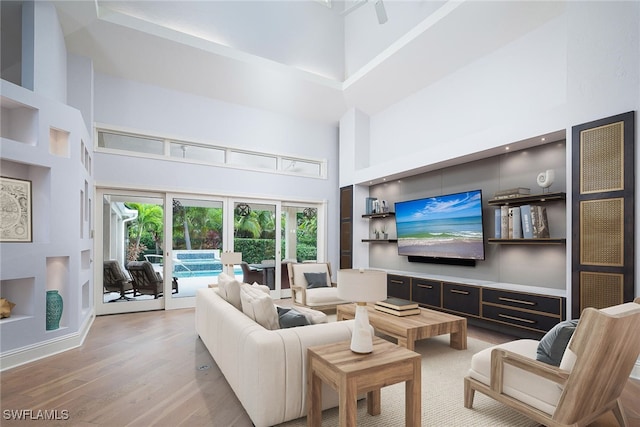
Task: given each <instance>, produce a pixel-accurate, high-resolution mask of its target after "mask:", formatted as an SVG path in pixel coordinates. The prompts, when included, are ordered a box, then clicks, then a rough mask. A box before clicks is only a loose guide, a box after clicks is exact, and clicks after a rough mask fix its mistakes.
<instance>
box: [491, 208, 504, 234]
mask: <svg viewBox="0 0 640 427" xmlns="http://www.w3.org/2000/svg"><path fill="white" fill-rule="evenodd" d="M493 229H494V237H495V238H496V239H501V238H502V208H496V210H495V221H494V224H493Z"/></svg>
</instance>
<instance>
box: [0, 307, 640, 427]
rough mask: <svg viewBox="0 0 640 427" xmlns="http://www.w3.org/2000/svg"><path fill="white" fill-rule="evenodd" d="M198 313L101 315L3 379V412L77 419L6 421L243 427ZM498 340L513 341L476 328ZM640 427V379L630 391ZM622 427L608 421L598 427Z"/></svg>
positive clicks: (476, 333) (627, 401) (627, 396)
mask: <svg viewBox="0 0 640 427" xmlns="http://www.w3.org/2000/svg"><path fill="white" fill-rule="evenodd" d="M194 323H195V320H194V310H193V309H184V310H171V311H154V312H144V313H130V314H121V315H110V316H100V317H98V318H97V319H96V320H95V322H94V324H93V326H92V328H91V331H90V332H89V334H88V336H87V338H86V340H85V343H84V344H83V345H82V346H81V347H79V348H77V349H73V350H70V351H67V352H64V353H61V354H58V355H55V356H51V357H48V358H46V359H42V360H39V361H36V362H33V363H29V364H27V365H24V366H20V367H17V368H14V369H11V370H8V371H5V372H3V373H2V374H1V375H0V386H1V387H0V402H1V406H2V409H3V410H12V409H13V410H20V409H31V410H34V411H36V410H38V409H41V410H58V411H62V410H66V411H69V415H70V419H69V420H57V421H56V420H54V421H47V422H46V423H43V422H42V421H41V420H34V421H15V420H6V419H3V420H2V426H3V427H5V426H20V427H25V426H41V425H44V424H46V425H47V426H65V427H68V426H70V425H73V426H79V427H83V426H87V427H95V426H132V427H133V426H149V425H159V426H169V425H170V426H185V427H186V426H190V427H192V426H224V427H227V426H236V427H250V426H251V425H252V424H251V420H250V419H249V417H248V416H247V414H246V412H245V411H244V409H243V408H242V406H241V405H240V403H239V402H238V399H237V398H236V397H235V395H234V394H233V391H232V390H231V388H230V387H229V384H228V383H227V382H226V380H225V379H224V376H223V375H222V373H221V372H220V370H219V369H218V367H217V366H216V364H215V363H214V361H213V359H212V358H211V355H210V354H209V352H208V351H207V349H206V347H205V346H204V344H203V343H202V341H201V340H200V339H199V338H198V337H197V335H196V333H195V330H194ZM468 333H469V336H470V337H474V338H478V339H481V340H483V341H487V342H491V343H501V342H506V341H510V340H512V339H513V337H509V336H505V335H502V334H498V333H495V332H491V331H487V330H484V329H479V328H474V327H472V326H470V327H469V331H468ZM623 403H624V407H625V412H626V414H627V416H628V417H629V422H630V426H631V427H640V381H635V380H630V381H629V383H628V384H627V386H626V388H625V391H624V393H623ZM613 426H617V424H616V423H615V419H614V418H613V417H612V416H606V417H603V418H601V419H600V420H598V421H597V422H596V423H594V424H592V426H591V427H613Z"/></svg>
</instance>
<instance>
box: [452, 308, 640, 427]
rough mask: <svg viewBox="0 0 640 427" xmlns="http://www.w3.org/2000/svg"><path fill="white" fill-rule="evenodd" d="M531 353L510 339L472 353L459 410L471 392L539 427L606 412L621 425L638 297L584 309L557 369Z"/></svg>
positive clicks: (637, 326) (634, 349)
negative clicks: (507, 341)
mask: <svg viewBox="0 0 640 427" xmlns="http://www.w3.org/2000/svg"><path fill="white" fill-rule="evenodd" d="M550 336H553V334H548V335H547V336H545V337H544V338H543V340H544V339H546V338H548V337H550ZM558 336H561V335H560V334H558ZM565 342H566V341H565ZM537 351H538V341H536V340H516V341H512V342H509V343H506V344H500V345H498V346H494V347H490V348H489V349H486V350H483V351H481V352H478V353H476V354H475V355H474V356H473V358H472V360H471V369H470V370H469V376H467V377H466V378H465V379H464V390H465V391H464V406H465V407H466V408H471V407H472V406H473V396H474V392H475V391H476V390H477V391H479V392H481V393H483V394H485V395H487V396H489V397H491V398H493V399H495V400H497V401H499V402H502V403H504V404H505V405H507V406H510V407H511V408H514V409H516V410H517V411H519V412H521V413H522V414H524V415H526V416H527V417H529V418H531V419H533V420H535V421H536V422H538V423H541V424H544V425H545V426H550V427H560V426H587V425H589V424H590V423H592V422H593V421H595V420H596V419H598V418H599V417H600V416H601V415H603V414H605V413H607V412H609V411H612V412H613V414H614V415H615V417H616V419H617V421H618V423H619V424H620V425H621V426H626V425H627V419H626V416H625V413H624V409H623V407H622V403H621V401H620V395H621V393H622V390H623V388H624V387H625V385H626V383H627V381H628V379H629V374H630V373H631V371H632V369H633V366H634V364H635V363H636V360H637V359H638V354H640V298H636V300H635V302H630V303H626V304H620V305H616V306H613V307H608V308H604V309H601V310H597V309H595V308H592V307H589V308H586V309H584V310H583V311H582V315H581V317H580V321H579V322H578V326H577V327H576V328H575V332H574V333H573V336H571V338H570V341H569V344H568V346H567V347H566V350H565V352H564V355H563V356H562V357H561V360H560V361H559V364H560V365H559V366H554V365H552V364H548V363H545V362H542V361H540V360H536V354H537Z"/></svg>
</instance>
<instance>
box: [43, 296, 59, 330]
mask: <svg viewBox="0 0 640 427" xmlns="http://www.w3.org/2000/svg"><path fill="white" fill-rule="evenodd" d="M62 308H63V303H62V296H61V295H60V294H59V293H58V291H55V290H53V291H47V331H53V330H55V329H58V328H59V327H60V319H61V318H62Z"/></svg>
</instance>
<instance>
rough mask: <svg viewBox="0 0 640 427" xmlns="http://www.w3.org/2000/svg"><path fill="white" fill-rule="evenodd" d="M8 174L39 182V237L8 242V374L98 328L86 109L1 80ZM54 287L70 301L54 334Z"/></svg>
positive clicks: (1, 343)
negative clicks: (50, 300)
mask: <svg viewBox="0 0 640 427" xmlns="http://www.w3.org/2000/svg"><path fill="white" fill-rule="evenodd" d="M0 86H1V87H0V93H2V96H0V110H1V112H2V123H3V126H2V129H1V131H0V140H1V141H2V158H1V159H0V167H1V169H2V176H3V177H7V178H12V179H15V180H23V181H29V182H30V183H31V199H30V200H29V201H28V203H29V204H30V210H29V213H30V215H31V217H30V221H31V224H32V233H31V240H30V241H24V242H15V241H14V242H9V241H4V242H1V243H0V248H1V250H2V257H1V258H0V264H1V265H0V297H2V298H6V299H8V300H9V301H11V302H12V303H14V304H15V306H14V307H13V310H12V311H11V315H10V317H7V318H3V319H0V369H1V370H4V369H8V368H11V367H13V366H17V365H19V364H22V363H25V362H28V361H30V360H33V359H36V358H40V357H43V356H45V355H47V354H53V353H58V352H60V351H63V350H64V349H68V348H72V347H75V346H77V345H78V343H79V342H81V340H82V339H83V337H84V335H85V334H86V331H88V327H89V325H90V324H91V319H92V315H93V310H92V306H91V304H90V302H91V301H92V295H93V288H92V287H93V269H92V266H91V264H92V261H91V260H92V252H93V241H92V239H91V232H90V231H91V229H92V228H93V226H92V212H91V199H92V198H93V196H92V191H93V187H94V180H93V176H92V170H91V169H92V151H93V144H92V138H91V135H90V134H89V132H88V130H87V128H86V125H85V122H84V120H83V119H82V116H81V115H80V114H78V110H77V109H75V108H73V107H70V106H68V105H66V104H64V103H62V102H59V101H56V100H53V99H51V98H49V97H46V96H39V95H38V93H34V92H33V91H31V90H28V89H25V88H23V87H20V86H17V85H14V84H12V83H9V82H7V81H5V80H0ZM48 290H56V291H58V292H59V294H60V295H61V296H62V298H63V311H62V318H61V320H60V327H59V328H57V329H53V330H47V329H46V318H47V303H46V294H47V291H48Z"/></svg>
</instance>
